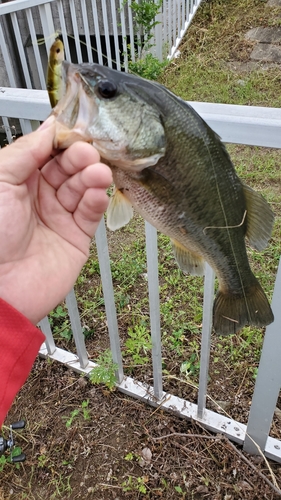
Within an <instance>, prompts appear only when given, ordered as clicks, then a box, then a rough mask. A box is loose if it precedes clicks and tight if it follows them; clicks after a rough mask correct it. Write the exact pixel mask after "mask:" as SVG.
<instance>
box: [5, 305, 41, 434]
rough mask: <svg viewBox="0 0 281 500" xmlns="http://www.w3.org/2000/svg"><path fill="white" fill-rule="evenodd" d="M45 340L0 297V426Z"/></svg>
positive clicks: (38, 331)
mask: <svg viewBox="0 0 281 500" xmlns="http://www.w3.org/2000/svg"><path fill="white" fill-rule="evenodd" d="M44 340H45V337H44V335H43V333H42V332H41V330H39V329H38V328H36V327H35V326H34V325H33V324H32V323H30V321H29V320H28V319H27V318H26V317H25V316H23V315H22V314H21V313H20V312H18V311H17V310H16V309H14V308H13V307H12V306H10V305H9V304H7V302H4V300H2V299H0V427H1V425H2V424H3V422H4V419H5V417H6V415H7V413H8V410H9V408H10V406H11V405H12V402H13V400H14V398H15V396H16V394H17V392H18V391H19V390H20V388H21V386H22V385H23V384H24V382H25V381H26V379H27V377H28V375H29V372H30V370H31V368H32V365H33V362H34V359H35V358H36V356H37V354H38V351H39V349H40V346H41V344H42V343H43V342H44Z"/></svg>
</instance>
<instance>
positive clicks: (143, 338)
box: [125, 325, 152, 365]
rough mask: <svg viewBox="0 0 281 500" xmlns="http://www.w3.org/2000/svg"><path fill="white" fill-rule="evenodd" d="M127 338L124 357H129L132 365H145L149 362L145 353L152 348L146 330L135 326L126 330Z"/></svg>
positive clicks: (143, 327)
mask: <svg viewBox="0 0 281 500" xmlns="http://www.w3.org/2000/svg"><path fill="white" fill-rule="evenodd" d="M128 336H129V338H128V339H127V340H126V342H125V346H126V350H125V355H129V356H131V357H132V360H133V362H134V364H136V365H145V364H146V363H148V361H149V357H148V356H147V352H148V351H150V350H151V348H152V344H151V339H150V336H149V332H148V331H147V328H146V327H145V326H143V325H136V326H135V327H134V328H129V329H128Z"/></svg>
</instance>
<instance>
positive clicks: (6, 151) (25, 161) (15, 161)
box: [0, 116, 57, 185]
mask: <svg viewBox="0 0 281 500" xmlns="http://www.w3.org/2000/svg"><path fill="white" fill-rule="evenodd" d="M54 125H55V118H54V117H53V116H50V117H49V118H48V120H46V122H44V127H42V129H41V128H39V129H38V130H36V131H35V132H31V134H27V135H24V136H23V137H20V138H19V139H17V140H16V141H15V142H14V143H12V144H10V145H9V146H6V147H5V148H2V149H1V151H0V182H8V183H9V184H14V185H19V184H22V183H23V182H25V181H26V180H27V179H28V178H29V177H30V175H31V174H32V173H33V172H34V171H35V170H36V169H38V168H40V167H42V166H43V165H45V163H46V162H47V161H48V160H49V159H50V157H51V156H52V155H53V154H56V153H57V151H56V152H55V150H54V148H53V141H54V136H55V126H54Z"/></svg>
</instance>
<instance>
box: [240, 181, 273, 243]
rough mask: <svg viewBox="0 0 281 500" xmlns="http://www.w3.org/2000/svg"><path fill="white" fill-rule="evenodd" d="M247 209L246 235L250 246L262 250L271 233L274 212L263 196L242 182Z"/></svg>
mask: <svg viewBox="0 0 281 500" xmlns="http://www.w3.org/2000/svg"><path fill="white" fill-rule="evenodd" d="M243 190H244V195H245V199H246V210H247V218H246V220H247V232H246V236H247V238H248V240H249V243H250V245H251V247H253V248H254V249H255V250H263V249H264V248H266V246H267V244H268V240H269V238H270V236H271V233H272V228H273V223H274V214H273V212H272V210H271V208H270V206H269V204H268V203H267V201H266V200H265V198H264V197H263V196H262V195H261V194H260V193H257V192H256V191H254V190H253V189H252V188H250V187H249V186H247V185H246V184H243Z"/></svg>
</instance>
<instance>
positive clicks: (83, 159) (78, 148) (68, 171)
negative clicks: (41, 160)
mask: <svg viewBox="0 0 281 500" xmlns="http://www.w3.org/2000/svg"><path fill="white" fill-rule="evenodd" d="M99 161H100V156H99V153H98V152H97V150H96V149H95V148H94V147H93V146H91V145H90V144H87V143H86V142H81V141H79V142H75V143H74V144H72V145H71V146H70V147H69V148H68V149H66V150H65V151H63V152H61V153H59V154H58V155H57V156H56V157H55V158H53V159H52V160H51V161H49V162H48V163H47V164H46V165H45V166H44V167H43V168H42V169H41V174H42V175H43V177H44V179H45V180H46V181H47V182H48V184H50V185H51V186H52V187H53V188H55V189H58V188H59V187H60V186H61V185H62V184H63V183H64V182H65V181H66V179H68V178H69V177H70V176H72V175H74V174H76V173H77V172H79V171H80V170H82V169H84V168H85V167H87V166H88V165H91V164H93V163H97V162H99Z"/></svg>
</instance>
